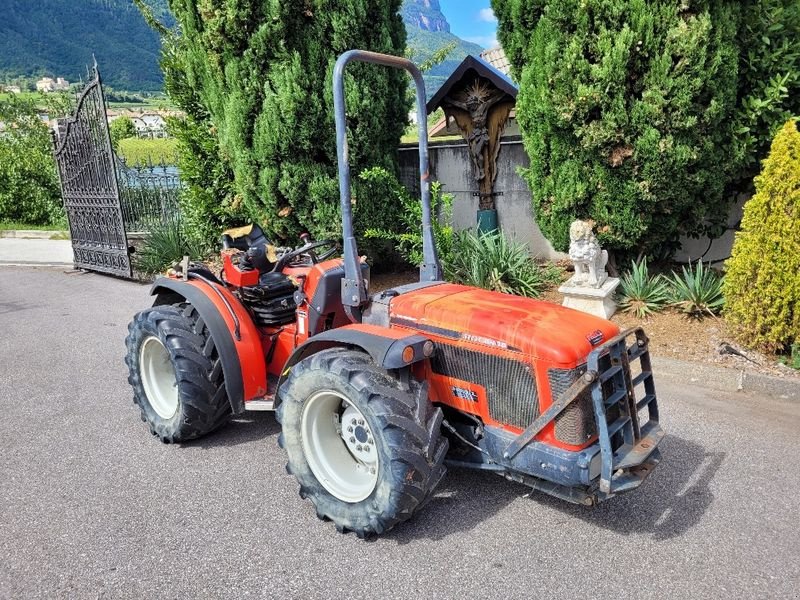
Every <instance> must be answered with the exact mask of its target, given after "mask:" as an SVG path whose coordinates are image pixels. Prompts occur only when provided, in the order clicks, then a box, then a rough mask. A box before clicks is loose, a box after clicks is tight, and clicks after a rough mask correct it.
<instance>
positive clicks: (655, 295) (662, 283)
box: [618, 258, 671, 319]
mask: <svg viewBox="0 0 800 600" xmlns="http://www.w3.org/2000/svg"><path fill="white" fill-rule="evenodd" d="M670 299H671V293H670V287H669V282H668V281H667V279H666V277H664V276H663V275H660V274H659V275H651V274H650V269H649V268H648V266H647V259H646V258H645V259H643V260H642V261H641V262H636V261H631V270H630V271H628V272H627V273H625V274H624V275H623V276H622V279H621V281H620V292H619V300H618V302H619V306H620V308H621V309H622V310H623V311H624V312H629V313H632V314H634V315H635V316H636V317H637V318H639V319H644V318H646V317H648V316H650V315H651V314H653V313H655V312H658V311H660V310H662V309H663V308H664V307H665V306H666V305H667V304H668V303H669V301H670Z"/></svg>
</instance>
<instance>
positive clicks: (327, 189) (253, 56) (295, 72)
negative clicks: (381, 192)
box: [165, 0, 407, 241]
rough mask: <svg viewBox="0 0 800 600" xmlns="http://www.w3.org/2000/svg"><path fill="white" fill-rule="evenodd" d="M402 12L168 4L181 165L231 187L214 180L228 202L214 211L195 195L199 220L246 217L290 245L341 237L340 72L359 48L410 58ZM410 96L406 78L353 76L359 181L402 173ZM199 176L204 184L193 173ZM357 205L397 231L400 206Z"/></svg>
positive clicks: (250, 3)
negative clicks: (176, 36)
mask: <svg viewBox="0 0 800 600" xmlns="http://www.w3.org/2000/svg"><path fill="white" fill-rule="evenodd" d="M400 3H401V1H400V0H348V1H347V2H339V1H335V0H302V1H298V2H277V1H269V2H268V1H265V0H226V1H222V0H170V3H169V4H170V9H171V10H172V12H173V14H174V16H175V18H176V19H177V21H178V23H179V25H180V29H181V37H180V41H179V42H177V43H176V44H175V45H174V47H173V50H174V55H173V56H172V57H171V58H169V60H167V61H166V62H168V63H169V64H168V65H166V66H167V67H169V68H171V71H172V73H170V72H169V69H165V70H167V73H166V80H167V87H168V89H169V88H170V85H171V84H170V80H171V78H172V87H173V89H174V88H178V89H179V91H180V90H182V92H181V93H176V94H174V95H176V96H181V95H182V96H183V98H182V99H181V102H183V103H185V104H186V105H188V106H189V107H190V108H192V110H190V111H187V113H188V118H187V121H186V122H184V123H183V124H182V125H181V126H180V127H178V128H177V135H178V137H179V138H180V140H181V146H182V148H183V149H184V150H185V151H186V152H184V158H185V159H186V160H185V161H182V162H186V161H192V160H193V157H192V156H191V153H192V152H197V153H200V154H201V155H202V156H203V160H202V161H198V160H196V158H195V159H194V160H193V164H194V166H198V165H199V164H201V163H202V162H203V161H205V162H206V163H207V164H208V167H210V170H212V171H213V172H214V173H216V175H218V177H219V178H221V179H222V180H223V181H222V183H220V181H217V180H215V181H214V182H213V185H214V187H216V188H217V189H219V190H220V191H221V192H223V193H224V194H225V195H226V198H219V199H218V201H217V206H216V207H214V206H212V204H213V198H208V197H207V192H206V193H204V190H203V189H201V187H200V188H198V189H197V190H196V194H194V197H193V196H192V194H191V193H190V197H189V199H188V204H190V205H191V206H190V209H191V208H193V209H195V210H194V212H195V213H196V214H195V215H194V216H195V217H197V216H198V215H202V214H206V215H207V216H208V217H211V218H212V220H213V219H216V220H217V221H220V220H224V219H225V218H227V217H228V216H230V215H234V217H235V216H238V215H245V216H247V217H248V218H249V219H251V220H254V221H256V222H259V223H261V224H262V226H263V227H264V228H265V230H266V231H267V232H268V233H269V234H271V235H272V236H274V237H277V238H279V239H289V240H291V241H295V237H296V235H297V234H298V233H299V232H301V231H310V232H311V233H312V234H313V235H315V236H316V237H324V236H331V235H336V234H337V233H338V231H339V227H340V224H339V209H338V185H337V179H336V145H335V134H334V127H333V95H332V91H331V76H332V72H333V65H334V62H335V60H336V58H337V57H338V55H339V54H341V53H342V52H344V51H346V50H349V49H351V48H361V49H367V50H373V51H377V52H384V53H387V54H394V55H402V54H403V50H404V47H405V29H404V26H403V23H402V20H401V18H400V16H399V14H398V10H399V8H400ZM405 89H406V79H405V74H404V73H403V72H400V71H397V70H390V69H385V68H380V67H376V66H373V65H352V66H351V67H349V68H348V77H347V81H346V99H347V108H348V125H349V135H350V148H351V153H350V160H351V168H352V170H353V173H354V174H357V173H359V172H360V171H361V170H363V169H364V168H366V167H376V166H377V167H383V168H386V169H388V170H389V171H390V172H393V171H396V167H397V148H398V144H399V139H400V136H401V134H402V131H403V128H404V125H405V122H406V111H407V101H406V95H405ZM181 102H178V104H179V105H180V104H181ZM184 108H185V107H184ZM181 166H182V167H184V165H181ZM207 170H208V169H207ZM184 171H185V169H184ZM190 175H192V174H191V173H190ZM194 175H196V176H197V177H198V179H202V174H201V173H199V172H197V170H196V169H195V172H194ZM226 179H227V181H225V180H226ZM209 183H210V182H209ZM355 197H356V199H357V207H356V213H357V215H362V217H363V215H367V214H369V215H373V217H374V215H375V214H378V215H380V218H382V219H386V220H387V222H391V221H392V220H394V221H395V224H396V221H397V220H396V218H395V215H394V214H393V210H395V209H394V208H393V207H391V206H387V207H381V210H380V211H378V210H375V207H371V206H370V205H371V204H374V205H375V206H378V205H379V204H380V203H382V202H383V201H384V199H382V198H374V197H371V196H370V195H369V194H368V193H367V192H366V191H364V192H363V193H362V192H359V191H358V190H356V195H355ZM384 209H385V210H384ZM213 211H216V213H217V214H213ZM220 211H222V212H223V213H224V214H223V215H220V214H218V213H219V212H220ZM190 212H191V211H190ZM209 213H211V214H209ZM395 224H393V226H396V225H395ZM373 226H374V222H373Z"/></svg>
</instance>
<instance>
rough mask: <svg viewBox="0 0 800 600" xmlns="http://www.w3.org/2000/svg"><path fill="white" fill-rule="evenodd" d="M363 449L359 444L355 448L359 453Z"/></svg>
mask: <svg viewBox="0 0 800 600" xmlns="http://www.w3.org/2000/svg"><path fill="white" fill-rule="evenodd" d="M363 449H364V448H363V446H361V444H359V445H358V446H356V450H358V451H359V452H361V451H362V450H363Z"/></svg>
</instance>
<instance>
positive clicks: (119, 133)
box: [108, 115, 136, 150]
mask: <svg viewBox="0 0 800 600" xmlns="http://www.w3.org/2000/svg"><path fill="white" fill-rule="evenodd" d="M108 133H109V135H110V136H111V146H112V147H113V148H114V150H117V149H118V148H119V142H120V140H125V139H128V138H135V137H136V126H135V125H134V124H133V120H132V119H131V118H130V117H126V116H124V115H123V116H121V117H117V118H116V119H114V120H113V121H111V125H109V126H108Z"/></svg>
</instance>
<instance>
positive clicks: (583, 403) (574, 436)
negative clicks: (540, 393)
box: [547, 365, 597, 446]
mask: <svg viewBox="0 0 800 600" xmlns="http://www.w3.org/2000/svg"><path fill="white" fill-rule="evenodd" d="M585 372H586V365H581V366H579V367H576V368H574V369H548V370H547V379H548V380H549V381H550V391H551V393H552V396H553V402H555V401H556V400H558V399H559V398H560V397H561V395H562V394H563V393H564V392H566V391H567V388H569V386H571V385H572V384H573V383H574V382H575V381H576V380H577V379H578V378H580V377H581V376H582V375H583V374H584V373H585ZM555 421H556V438H557V439H558V441H560V442H563V443H565V444H572V445H574V446H583V445H584V444H585V443H586V442H587V441H589V440H590V439H591V438H593V437H594V436H596V435H597V423H596V422H595V418H594V408H593V406H592V392H591V388H587V389H586V391H585V392H583V393H582V394H581V395H580V396H579V397H578V399H577V400H575V402H573V403H572V404H570V405H569V406H568V407H567V408H566V409H565V410H564V412H562V413H561V414H560V415H558V416H557V417H556V418H555Z"/></svg>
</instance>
